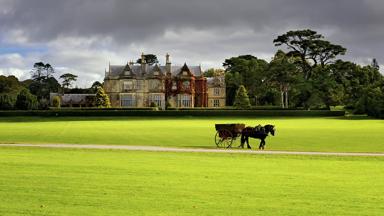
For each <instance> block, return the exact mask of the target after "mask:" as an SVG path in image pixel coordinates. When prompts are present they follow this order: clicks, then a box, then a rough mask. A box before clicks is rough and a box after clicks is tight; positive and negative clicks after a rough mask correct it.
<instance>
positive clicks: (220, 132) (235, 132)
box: [215, 124, 245, 148]
mask: <svg viewBox="0 0 384 216" xmlns="http://www.w3.org/2000/svg"><path fill="white" fill-rule="evenodd" d="M244 128H245V124H215V129H216V131H217V132H216V135H215V143H216V145H217V147H220V148H231V147H232V143H233V141H235V140H236V139H237V138H238V137H240V136H241V132H242V130H243V129H244Z"/></svg>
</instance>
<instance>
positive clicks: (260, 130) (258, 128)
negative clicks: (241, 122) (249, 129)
mask: <svg viewBox="0 0 384 216" xmlns="http://www.w3.org/2000/svg"><path fill="white" fill-rule="evenodd" d="M254 131H255V132H262V133H264V132H265V130H264V127H263V126H261V124H259V125H257V126H256V127H255V128H254Z"/></svg>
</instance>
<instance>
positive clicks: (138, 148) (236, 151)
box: [0, 144, 384, 157]
mask: <svg viewBox="0 0 384 216" xmlns="http://www.w3.org/2000/svg"><path fill="white" fill-rule="evenodd" d="M0 147H38V148H72V149H116V150H127V151H153V152H204V153H227V154H228V153H230V154H269V155H273V154H275V155H324V156H363V157H384V153H347V152H294V151H258V150H241V149H203V148H175V147H160V146H123V145H79V144H0Z"/></svg>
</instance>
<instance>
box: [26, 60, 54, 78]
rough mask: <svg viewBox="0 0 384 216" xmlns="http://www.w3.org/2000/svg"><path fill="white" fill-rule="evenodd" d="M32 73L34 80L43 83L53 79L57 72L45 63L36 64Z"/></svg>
mask: <svg viewBox="0 0 384 216" xmlns="http://www.w3.org/2000/svg"><path fill="white" fill-rule="evenodd" d="M31 73H32V79H33V80H35V81H38V82H42V81H44V80H47V79H49V78H50V77H52V75H53V74H54V73H55V70H54V69H53V67H52V65H50V64H49V63H47V64H44V63H43V62H36V63H35V64H34V65H33V69H32V71H31Z"/></svg>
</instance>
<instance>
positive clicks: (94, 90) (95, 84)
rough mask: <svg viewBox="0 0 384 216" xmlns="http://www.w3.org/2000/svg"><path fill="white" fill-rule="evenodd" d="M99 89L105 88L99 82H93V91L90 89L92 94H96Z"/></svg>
mask: <svg viewBox="0 0 384 216" xmlns="http://www.w3.org/2000/svg"><path fill="white" fill-rule="evenodd" d="M98 87H103V84H102V83H100V82H99V81H95V82H93V83H92V86H91V89H90V90H91V92H92V93H96V92H97V88H98Z"/></svg>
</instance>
